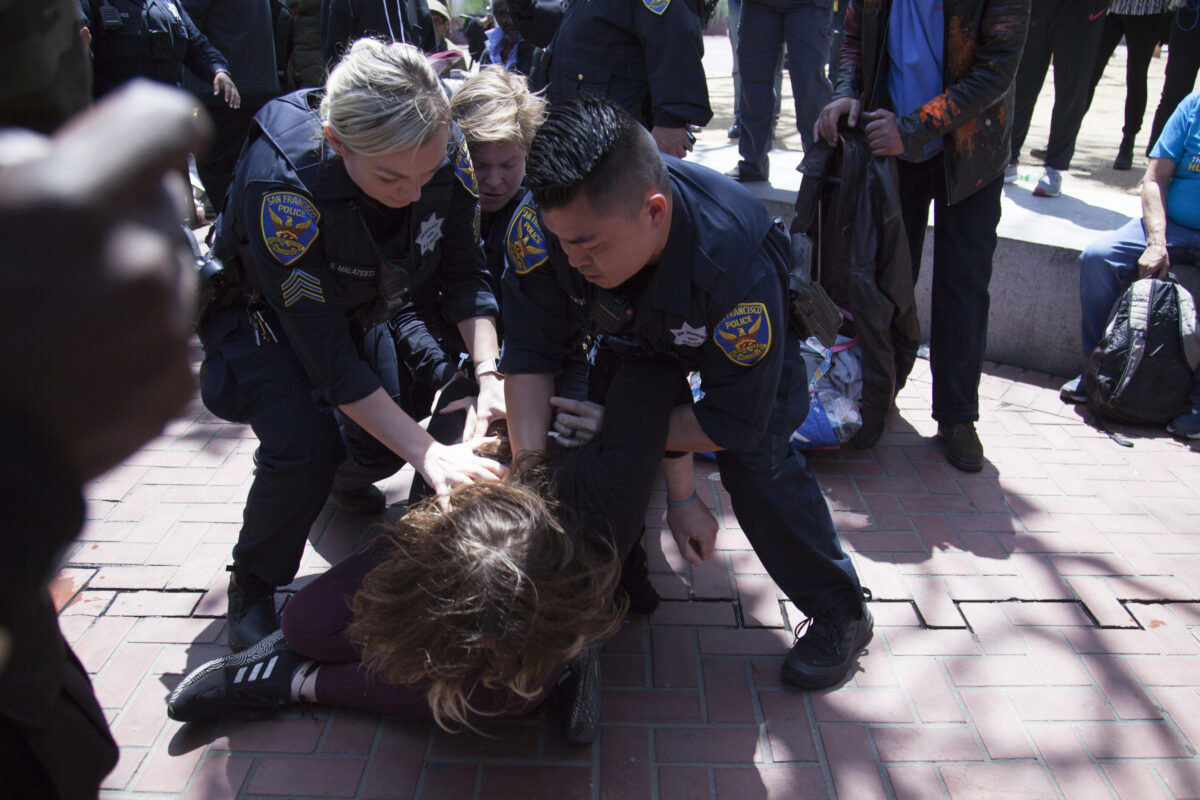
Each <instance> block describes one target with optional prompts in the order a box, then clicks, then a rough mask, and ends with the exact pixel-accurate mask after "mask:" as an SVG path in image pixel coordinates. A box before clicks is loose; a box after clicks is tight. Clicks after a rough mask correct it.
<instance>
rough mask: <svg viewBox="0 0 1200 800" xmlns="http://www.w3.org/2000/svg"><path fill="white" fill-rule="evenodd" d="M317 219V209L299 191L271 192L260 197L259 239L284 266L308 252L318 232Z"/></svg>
mask: <svg viewBox="0 0 1200 800" xmlns="http://www.w3.org/2000/svg"><path fill="white" fill-rule="evenodd" d="M320 221H321V212H320V211H317V207H316V206H314V205H313V204H312V201H311V200H309V199H308V198H307V197H305V196H304V195H302V194H297V193H296V192H271V193H270V194H268V195H266V196H265V197H263V200H262V212H261V214H260V215H259V223H260V226H261V227H262V237H263V243H264V244H266V246H267V252H269V253H270V254H271V255H272V256H274V257H275V259H276V260H277V261H278V262H279V263H280V264H283V265H284V266H288V265H289V264H291V263H292V262H294V261H295V260H296V259H298V258H300V257H301V256H303V255H304V254H305V253H307V252H308V248H309V247H311V246H312V243H313V241H315V240H316V238H317V234H318V233H319V232H320V230H319V228H317V223H318V222H320Z"/></svg>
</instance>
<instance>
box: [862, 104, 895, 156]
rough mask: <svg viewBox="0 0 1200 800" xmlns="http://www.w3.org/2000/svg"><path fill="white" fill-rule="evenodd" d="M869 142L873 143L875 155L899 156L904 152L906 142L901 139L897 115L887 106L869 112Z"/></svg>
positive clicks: (872, 148) (872, 147) (867, 130)
mask: <svg viewBox="0 0 1200 800" xmlns="http://www.w3.org/2000/svg"><path fill="white" fill-rule="evenodd" d="M866 116H867V119H869V120H870V122H868V123H867V127H866V132H867V142H868V143H869V144H870V145H871V153H872V154H873V155H876V156H879V157H883V156H898V155H900V154H901V153H903V152H904V142H903V141H902V140H901V139H900V127H899V126H898V125H897V124H896V115H895V114H894V113H893V112H891V111H888V110H887V109H886V108H880V109H878V110H876V111H872V112H871V113H870V114H867V115H866Z"/></svg>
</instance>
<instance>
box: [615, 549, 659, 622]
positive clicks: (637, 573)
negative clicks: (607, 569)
mask: <svg viewBox="0 0 1200 800" xmlns="http://www.w3.org/2000/svg"><path fill="white" fill-rule="evenodd" d="M642 534H643V536H644V535H645V531H644V530H643V531H642ZM620 585H621V588H622V589H624V590H625V593H626V594H628V595H629V613H630V614H652V613H654V610H655V609H656V608H658V604H659V602H660V601H661V599H662V598H660V597H659V596H658V590H657V589H655V588H654V584H653V583H651V582H650V570H649V567H648V566H647V564H646V548H645V546H644V545H643V544H642V540H641V539H639V540H638V542H637V544H635V545H634V546H633V549H632V550H630V551H629V555H628V556H626V557H625V563H623V564H622V565H621V584H620Z"/></svg>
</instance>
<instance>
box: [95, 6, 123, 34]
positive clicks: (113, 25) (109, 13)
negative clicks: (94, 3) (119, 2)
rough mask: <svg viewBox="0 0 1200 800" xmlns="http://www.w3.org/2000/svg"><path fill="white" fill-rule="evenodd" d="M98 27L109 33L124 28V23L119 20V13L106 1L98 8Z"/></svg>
mask: <svg viewBox="0 0 1200 800" xmlns="http://www.w3.org/2000/svg"><path fill="white" fill-rule="evenodd" d="M100 26H101V27H102V28H103V29H104V30H106V31H108V32H109V33H113V32H115V31H119V30H121V29H122V28H124V27H125V23H124V22H123V21H122V20H121V12H120V11H118V10H117V7H116V6H114V5H113V4H112V3H110V2H108V0H105V2H104V5H102V6H100Z"/></svg>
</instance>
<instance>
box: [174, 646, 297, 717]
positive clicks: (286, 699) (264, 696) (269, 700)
mask: <svg viewBox="0 0 1200 800" xmlns="http://www.w3.org/2000/svg"><path fill="white" fill-rule="evenodd" d="M309 665H311V666H309ZM315 666H316V662H315V661H309V660H307V659H305V658H304V656H302V655H300V654H299V653H297V652H296V651H295V650H293V649H292V648H290V647H288V643H287V642H286V641H285V640H284V638H283V631H275V632H274V633H272V634H271V635H270V636H268V637H266V638H265V639H263V640H262V641H261V642H259V643H258V644H256V645H254V646H253V647H251V648H250V649H249V650H246V651H244V652H241V653H231V654H230V655H227V656H224V657H222V658H217V659H213V660H212V661H209V662H208V663H207V664H204V665H203V666H200V667H197V668H196V669H195V670H194V671H193V672H192V673H191V674H190V675H188V676H187V677H186V678H184V679H183V682H182V683H180V684H179V685H178V686H176V687H175V691H173V692H171V695H170V697H168V698H167V716H168V717H170V718H171V719H173V720H178V721H179V722H198V721H199V720H203V719H212V718H213V717H222V716H227V715H229V714H237V713H239V712H255V713H262V712H264V711H275V710H278V709H281V708H283V707H284V706H287V705H289V704H290V703H291V702H292V676H293V675H294V674H295V673H296V670H298V669H301V668H306V667H307V668H308V669H309V670H310V671H311V669H313V668H315Z"/></svg>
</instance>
